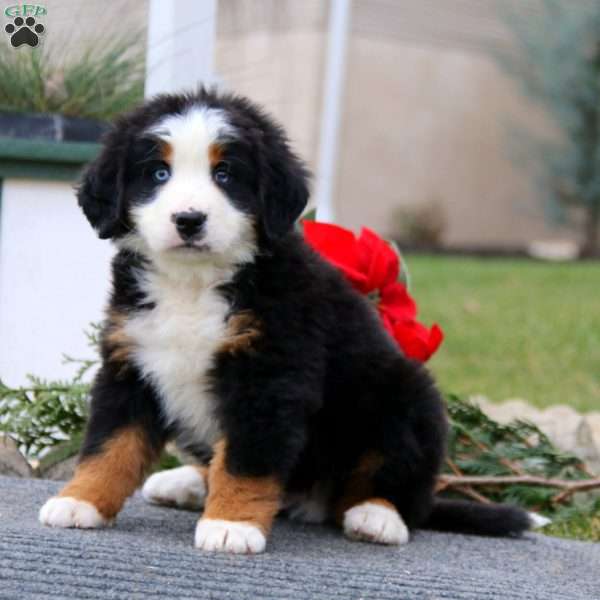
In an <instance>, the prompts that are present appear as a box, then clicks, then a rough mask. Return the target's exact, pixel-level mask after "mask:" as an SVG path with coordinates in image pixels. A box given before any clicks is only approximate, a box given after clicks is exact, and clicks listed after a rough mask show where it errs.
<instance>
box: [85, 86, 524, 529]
mask: <svg viewBox="0 0 600 600" xmlns="http://www.w3.org/2000/svg"><path fill="white" fill-rule="evenodd" d="M196 105H197V106H206V107H212V108H218V109H220V110H222V111H223V112H224V114H226V115H227V119H228V120H229V122H230V123H231V124H232V125H233V127H234V128H235V130H236V131H237V132H238V135H237V137H236V140H235V142H234V143H232V145H231V147H230V148H228V149H226V150H225V152H226V153H227V152H229V153H231V154H232V155H237V156H241V157H242V158H241V159H240V160H239V164H240V167H239V169H240V170H239V173H237V175H238V181H239V182H240V183H238V184H237V186H238V187H235V185H234V186H232V187H231V188H230V189H229V190H228V192H227V193H228V197H229V200H230V201H231V202H232V203H233V204H234V206H236V207H237V208H238V209H239V210H240V211H243V212H245V213H247V214H248V215H251V216H252V218H253V219H254V222H255V224H256V237H257V245H258V252H257V253H256V257H255V260H254V261H253V262H251V263H246V264H244V265H242V266H240V267H239V268H238V270H237V272H236V274H235V276H234V278H233V280H231V281H230V282H228V283H227V284H224V285H222V286H221V289H220V293H221V294H222V295H223V297H224V298H226V300H227V302H228V303H229V305H230V313H231V314H236V313H241V312H245V313H249V314H251V315H252V316H253V318H254V319H255V320H256V322H258V323H260V335H259V337H258V339H257V340H256V341H255V342H253V344H252V348H251V349H249V350H248V351H242V352H235V353H232V352H228V351H226V350H222V351H220V352H219V353H218V354H217V356H216V357H215V360H214V364H213V367H212V371H211V374H210V380H211V381H212V392H213V395H214V397H215V398H216V419H217V421H218V423H219V428H220V431H221V432H222V434H223V436H224V437H225V438H226V439H227V440H228V455H227V461H228V464H227V468H228V469H229V470H230V472H231V473H233V474H237V475H242V476H274V477H276V478H277V479H278V480H279V481H281V482H282V485H283V486H284V488H285V490H286V491H289V492H302V491H305V490H309V489H311V488H312V487H313V486H314V484H315V483H323V482H326V483H327V484H328V486H329V488H330V489H331V490H332V492H331V496H330V498H329V502H330V503H331V506H332V507H333V506H334V505H335V503H336V502H337V501H338V500H339V499H340V498H341V497H342V495H343V494H344V493H347V491H348V490H347V484H348V481H349V480H350V479H351V477H352V473H353V472H354V471H355V469H356V467H357V465H358V464H359V463H360V461H361V460H362V459H364V457H365V456H377V457H379V458H380V462H379V463H378V464H377V468H375V469H374V470H373V473H372V475H371V479H372V481H371V482H370V485H371V489H372V495H373V496H374V497H377V498H383V499H386V500H388V501H389V502H391V503H393V504H394V505H395V506H396V507H397V509H398V511H399V512H400V514H401V516H402V518H403V519H404V521H405V522H406V524H407V525H408V527H410V528H415V527H435V528H436V529H442V530H455V531H464V532H469V533H481V534H486V535H507V534H514V533H519V532H521V531H523V530H524V529H526V528H528V526H529V520H528V516H527V515H526V513H524V512H523V511H520V510H518V509H516V508H511V507H479V506H476V505H473V504H469V503H461V502H447V501H445V502H442V501H436V500H435V499H434V489H435V484H436V479H437V476H438V473H439V471H440V468H441V466H442V461H443V458H444V452H445V446H446V430H447V420H446V415H445V410H444V406H443V402H442V400H441V398H440V395H439V393H438V391H437V390H436V387H435V385H434V382H433V381H432V378H431V376H430V375H429V373H428V372H427V370H426V369H425V368H424V367H423V366H422V365H421V364H418V363H417V362H415V361H412V360H409V359H407V358H406V357H405V356H403V355H402V353H401V351H400V350H399V349H398V347H397V346H396V344H395V343H394V342H393V340H392V339H391V338H390V337H389V336H388V334H387V333H386V332H385V330H384V329H383V327H382V325H381V323H380V321H379V317H378V315H377V314H376V312H375V311H374V309H373V308H372V306H371V305H370V303H369V301H367V300H366V299H365V298H364V297H362V296H361V295H359V294H358V293H357V292H356V291H354V290H353V289H352V287H351V286H350V285H349V284H348V282H347V281H346V280H345V279H344V278H343V276H342V275H340V273H339V272H337V271H336V270H335V269H334V268H333V267H332V266H330V265H329V264H328V263H326V262H325V261H323V260H322V259H321V258H320V257H319V256H318V255H317V254H316V253H315V252H313V251H312V250H311V249H310V248H309V247H308V246H307V245H306V244H305V243H304V241H303V239H302V237H301V236H300V235H299V234H298V233H296V232H295V231H294V228H293V224H294V222H295V220H296V219H297V218H298V216H299V215H300V214H301V212H302V210H303V209H304V207H305V205H306V202H307V198H308V184H307V177H308V173H307V171H306V169H305V167H304V165H303V164H302V163H301V161H300V160H299V159H298V158H297V157H296V156H295V155H294V154H293V153H292V152H291V151H290V149H289V147H288V142H287V140H286V137H285V135H284V133H283V131H282V130H281V128H280V127H279V126H277V125H276V124H275V123H274V122H273V121H272V120H271V119H270V118H269V117H267V116H266V115H265V114H264V113H263V112H262V111H261V110H260V109H258V108H257V107H255V106H254V105H253V104H251V103H250V102H248V101H247V100H245V99H242V98H239V97H237V96H229V95H219V94H217V93H214V92H211V91H205V90H201V91H199V92H198V93H196V94H191V95H181V96H161V97H158V98H157V99H155V100H153V101H151V102H150V103H148V104H147V105H146V106H144V107H143V108H141V109H139V110H137V111H135V112H133V113H132V114H130V115H127V116H125V117H123V118H121V119H120V120H119V121H118V122H117V123H116V125H115V127H114V129H113V130H112V132H111V133H109V135H108V136H107V137H106V139H105V141H104V149H103V151H102V153H101V155H100V156H99V157H98V159H96V161H94V162H93V163H92V164H91V165H90V167H89V168H88V169H87V171H86V173H85V175H84V178H83V181H82V184H81V186H80V189H79V193H78V198H79V203H80V205H81V207H82V208H83V211H84V212H85V214H86V216H87V218H88V219H89V221H90V222H91V224H92V225H93V227H94V228H95V229H96V230H97V232H98V235H99V236H100V237H101V238H112V239H114V240H119V239H120V238H122V237H123V236H125V235H126V234H128V233H129V232H131V230H132V228H133V225H132V221H131V218H130V215H129V208H130V207H131V205H132V204H134V203H135V202H138V201H140V198H142V197H144V195H145V194H146V191H145V188H144V186H145V185H146V184H145V183H144V182H143V176H142V175H141V174H140V172H139V170H138V169H137V167H136V164H137V161H136V153H139V152H141V151H143V150H140V145H143V139H142V138H143V132H144V131H145V130H146V129H147V128H148V127H149V126H151V125H152V124H153V123H155V122H157V121H158V120H159V119H160V118H162V117H164V116H165V115H170V114H180V113H182V112H184V111H185V110H187V109H188V108H189V107H191V106H196ZM151 268H152V265H151V263H150V261H149V259H148V257H146V256H143V255H141V254H139V253H136V252H135V251H133V250H131V249H123V250H121V251H120V252H119V253H118V254H117V256H116V258H115V259H114V262H113V289H112V294H111V298H110V309H111V311H116V312H118V313H119V314H126V315H131V314H135V313H137V312H139V311H152V310H153V309H154V306H153V304H152V301H151V300H149V299H148V298H146V297H145V295H144V293H143V292H141V291H140V289H139V286H138V285H137V284H136V281H137V280H138V277H139V273H140V272H143V271H144V270H146V269H151ZM107 327H108V326H107ZM102 351H103V359H104V361H103V365H102V368H101V370H100V372H99V374H98V377H97V380H96V383H95V385H94V388H93V400H92V410H91V418H90V422H89V427H88V431H87V437H86V441H85V445H84V447H83V451H82V457H83V458H84V459H85V458H86V457H89V456H92V455H94V454H95V453H97V452H98V451H99V449H100V448H101V447H102V445H103V444H104V443H105V442H106V441H107V440H108V439H110V438H111V437H112V436H114V435H115V434H116V432H118V431H119V430H121V429H122V428H124V427H126V426H131V425H136V426H139V427H141V428H143V430H144V431H145V432H146V433H147V436H148V439H149V440H150V444H151V446H152V447H153V448H155V449H157V450H158V449H160V448H161V447H162V445H163V444H164V443H165V441H167V440H169V439H172V438H175V437H177V436H178V435H179V434H180V433H181V432H182V431H184V430H185V425H186V424H185V423H175V424H170V425H168V426H167V425H166V423H165V422H164V420H163V417H162V410H161V402H162V399H161V396H160V392H159V390H158V389H156V388H155V387H154V386H153V385H152V383H151V382H149V381H147V380H146V379H144V378H142V376H141V374H140V372H139V370H138V368H137V367H136V365H135V363H134V362H133V361H127V360H125V364H121V363H118V362H115V361H113V360H111V356H112V353H113V351H114V348H113V342H112V341H111V339H110V336H109V335H108V334H107V333H105V336H104V342H103V346H102ZM197 442H198V444H199V445H200V446H202V442H203V440H197Z"/></svg>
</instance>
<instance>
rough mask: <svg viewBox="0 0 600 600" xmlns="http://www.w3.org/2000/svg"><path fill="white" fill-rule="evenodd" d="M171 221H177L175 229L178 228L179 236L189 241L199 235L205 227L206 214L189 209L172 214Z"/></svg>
mask: <svg viewBox="0 0 600 600" xmlns="http://www.w3.org/2000/svg"><path fill="white" fill-rule="evenodd" d="M171 221H173V223H175V229H177V233H178V234H179V237H180V238H181V239H182V240H183V241H184V242H188V241H191V240H192V239H194V238H196V237H199V234H200V233H201V232H202V230H203V229H204V223H205V222H206V215H205V214H204V213H203V212H199V211H197V210H187V211H185V212H178V213H174V214H173V215H171Z"/></svg>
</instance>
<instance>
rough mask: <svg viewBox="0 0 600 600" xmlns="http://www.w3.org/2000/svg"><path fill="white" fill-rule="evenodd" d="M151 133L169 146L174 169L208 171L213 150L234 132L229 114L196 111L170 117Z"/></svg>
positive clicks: (219, 111) (210, 110)
mask: <svg viewBox="0 0 600 600" xmlns="http://www.w3.org/2000/svg"><path fill="white" fill-rule="evenodd" d="M149 133H150V134H152V135H154V136H156V137H158V138H160V139H161V140H163V141H164V142H166V143H167V144H169V146H170V148H171V152H172V157H171V159H170V162H171V167H172V169H173V170H174V171H175V170H177V169H178V168H179V169H183V168H186V167H195V168H198V167H205V168H206V167H207V165H208V157H209V148H210V146H211V145H212V144H214V143H215V142H217V141H219V140H223V139H226V138H232V137H233V136H234V129H233V127H232V126H231V124H230V123H229V122H228V121H227V118H226V116H225V113H224V112H223V111H222V110H220V109H216V108H193V109H190V110H188V111H187V112H184V113H182V114H178V115H169V116H167V117H165V118H164V119H162V120H161V121H159V122H158V123H157V124H156V125H154V126H153V127H152V128H151V129H150V130H149Z"/></svg>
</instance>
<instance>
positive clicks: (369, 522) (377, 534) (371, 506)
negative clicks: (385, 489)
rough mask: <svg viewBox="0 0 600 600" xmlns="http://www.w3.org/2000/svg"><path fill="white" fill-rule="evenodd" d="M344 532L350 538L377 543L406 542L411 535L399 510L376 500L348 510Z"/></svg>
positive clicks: (345, 515) (345, 516) (398, 543)
mask: <svg viewBox="0 0 600 600" xmlns="http://www.w3.org/2000/svg"><path fill="white" fill-rule="evenodd" d="M344 533H345V534H346V535H347V536H348V537H349V538H350V539H353V540H361V541H364V542H375V543H377V544H395V545H400V544H406V542H408V537H409V534H408V529H407V527H406V525H405V524H404V521H403V520H402V518H401V517H400V515H399V514H398V512H397V511H396V510H395V509H393V508H388V507H387V506H383V505H381V504H376V503H374V502H364V503H363V504H359V505H358V506H353V507H352V508H350V509H349V510H347V511H346V513H345V514H344Z"/></svg>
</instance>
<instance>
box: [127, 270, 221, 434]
mask: <svg viewBox="0 0 600 600" xmlns="http://www.w3.org/2000/svg"><path fill="white" fill-rule="evenodd" d="M141 285H142V288H143V289H144V290H145V291H146V293H147V295H148V299H149V300H150V301H152V302H154V304H155V307H154V308H153V309H152V310H148V311H144V312H142V313H140V314H138V315H136V316H134V317H132V318H130V319H129V320H128V322H127V324H126V333H127V334H128V335H129V336H130V337H131V339H132V340H133V342H134V344H135V347H136V350H135V354H134V360H135V362H136V364H137V366H138V367H139V368H140V370H141V372H142V375H143V376H144V377H146V378H147V379H149V380H150V381H151V382H152V383H153V384H154V385H155V386H156V388H157V390H158V392H159V393H160V396H161V401H162V408H163V411H164V416H165V417H166V419H167V422H169V423H178V424H179V425H180V426H183V427H185V428H186V429H188V430H190V431H191V432H192V433H193V434H194V437H195V439H197V440H198V441H204V442H207V443H209V444H212V443H214V442H215V441H216V439H217V438H218V433H219V432H218V427H217V423H216V421H215V418H214V415H213V411H214V399H213V398H212V395H211V393H210V381H209V377H208V371H209V370H210V368H211V367H212V366H213V361H214V356H215V351H216V350H217V347H218V346H219V345H220V344H221V343H222V341H223V339H224V337H225V330H226V325H225V317H226V314H227V311H228V304H227V302H226V301H225V299H223V298H222V296H221V295H220V294H219V293H218V291H217V290H216V289H215V286H214V285H212V286H207V285H206V284H204V283H203V282H202V281H200V280H195V279H187V280H183V281H173V279H170V278H166V277H165V276H163V275H158V274H155V273H149V274H145V276H144V281H143V282H142V283H141Z"/></svg>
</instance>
